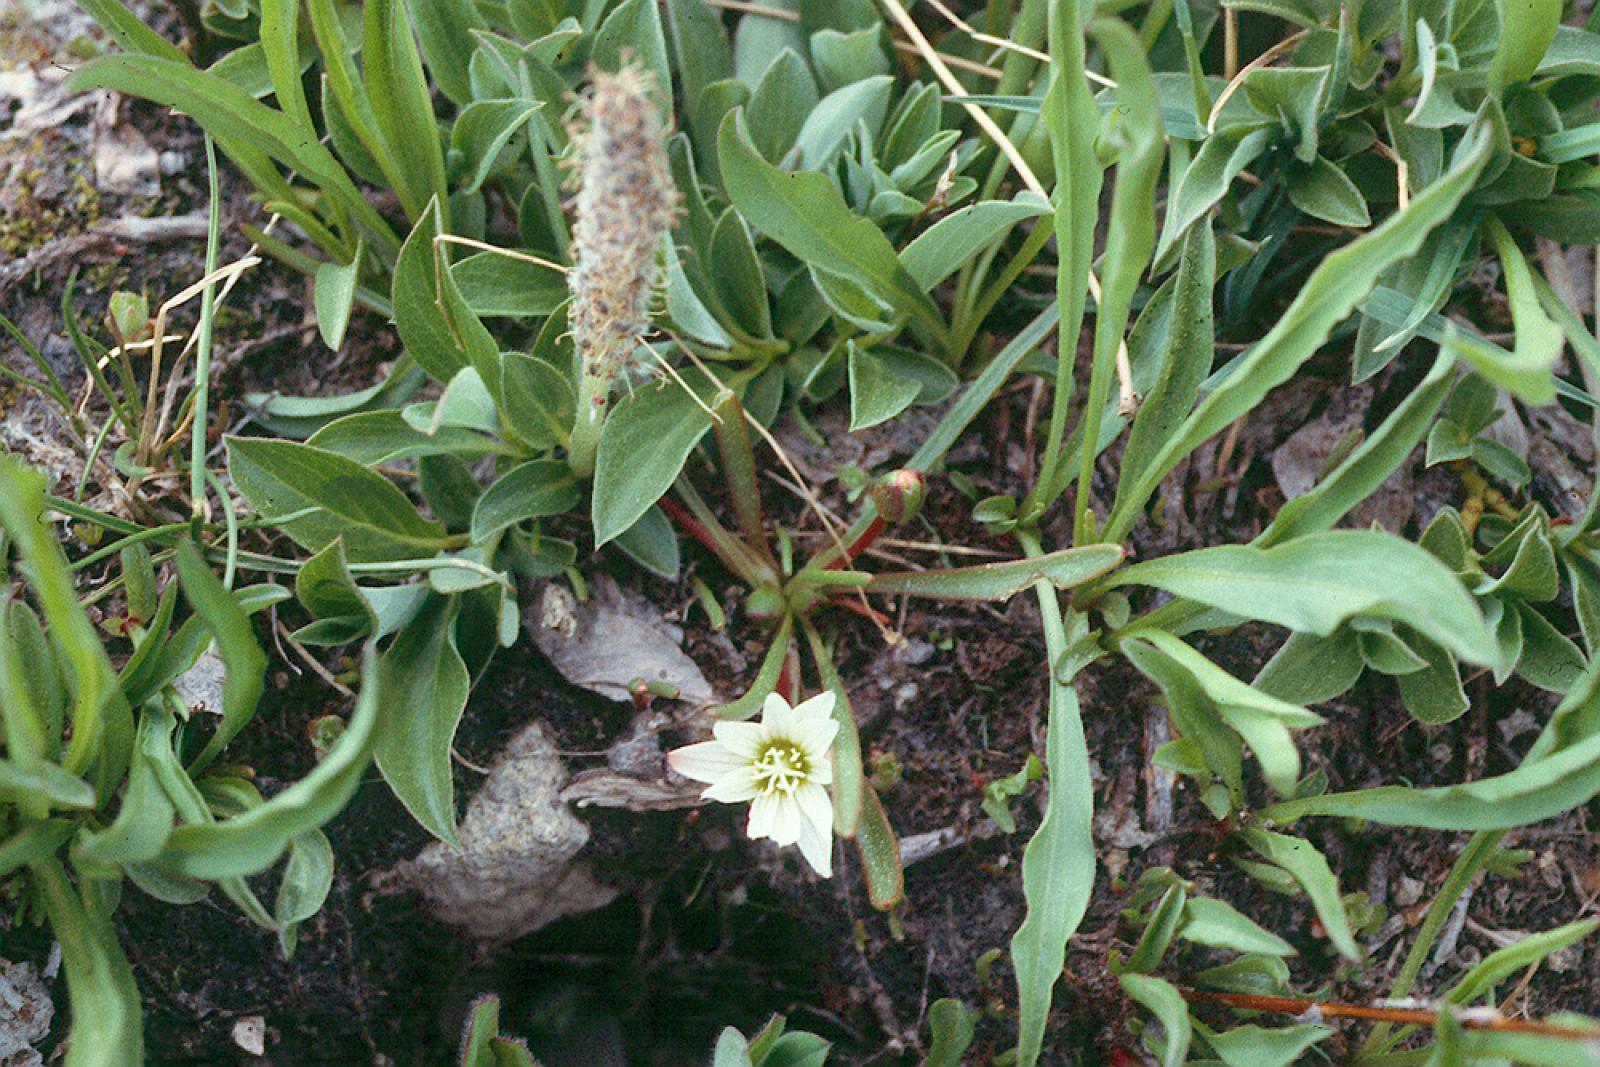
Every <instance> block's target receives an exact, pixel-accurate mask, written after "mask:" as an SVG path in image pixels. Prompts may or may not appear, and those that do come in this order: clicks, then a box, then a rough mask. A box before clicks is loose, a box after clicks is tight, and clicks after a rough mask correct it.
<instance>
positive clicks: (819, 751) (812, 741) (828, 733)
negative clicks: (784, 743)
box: [793, 715, 839, 760]
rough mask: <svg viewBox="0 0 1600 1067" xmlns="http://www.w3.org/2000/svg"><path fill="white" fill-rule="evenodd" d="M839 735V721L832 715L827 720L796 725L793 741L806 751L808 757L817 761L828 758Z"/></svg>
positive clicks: (813, 720) (815, 720)
mask: <svg viewBox="0 0 1600 1067" xmlns="http://www.w3.org/2000/svg"><path fill="white" fill-rule="evenodd" d="M838 734H839V720H838V719H835V718H834V717H833V716H831V715H830V716H829V717H828V718H826V719H811V720H809V721H804V722H800V723H797V724H795V727H794V737H793V739H794V741H795V742H796V743H797V744H799V745H800V746H801V747H802V748H804V749H805V750H806V755H808V756H810V757H811V758H812V759H813V760H816V759H822V758H824V757H826V756H827V753H828V749H829V748H830V747H832V745H833V739H834V738H835V737H837V736H838Z"/></svg>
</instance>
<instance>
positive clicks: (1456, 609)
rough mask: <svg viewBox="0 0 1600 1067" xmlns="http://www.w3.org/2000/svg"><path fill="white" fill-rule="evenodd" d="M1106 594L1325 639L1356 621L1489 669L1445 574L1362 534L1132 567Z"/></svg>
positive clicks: (1427, 558) (1455, 586) (1403, 549)
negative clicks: (1207, 610)
mask: <svg viewBox="0 0 1600 1067" xmlns="http://www.w3.org/2000/svg"><path fill="white" fill-rule="evenodd" d="M1113 582H1114V584H1117V585H1126V584H1130V583H1136V584H1140V585H1151V586H1155V587H1156V588H1159V589H1165V590H1166V591H1167V592H1169V593H1172V594H1174V595H1176V596H1181V597H1186V598H1188V599H1190V600H1198V601H1199V602H1201V603H1202V604H1209V605H1211V606H1212V607H1216V608H1221V609H1222V610H1223V611H1227V612H1230V613H1232V614H1234V615H1238V616H1241V617H1243V618H1247V619H1262V620H1264V621H1266V622H1272V623H1276V624H1278V625H1279V626H1286V627H1288V628H1289V629H1291V630H1295V631H1301V632H1307V633H1314V634H1321V635H1323V636H1327V635H1329V634H1332V633H1333V632H1334V630H1335V629H1337V628H1338V627H1339V625H1340V624H1341V623H1343V622H1344V621H1345V620H1346V619H1351V618H1355V617H1358V616H1368V617H1372V618H1383V619H1395V620H1397V621H1403V622H1406V623H1407V624H1409V625H1411V626H1413V627H1415V628H1416V629H1417V630H1418V631H1419V632H1421V633H1423V634H1426V635H1427V636H1428V637H1431V638H1433V639H1434V640H1435V641H1438V642H1439V643H1440V644H1442V645H1444V646H1445V647H1446V648H1449V649H1450V650H1451V651H1453V652H1455V653H1456V654H1457V655H1459V656H1461V657H1462V658H1463V659H1466V660H1470V661H1471V662H1473V663H1482V664H1493V663H1495V662H1497V660H1498V659H1499V652H1498V647H1497V645H1496V644H1495V641H1494V635H1493V633H1492V632H1491V631H1490V630H1489V627H1488V625H1487V624H1486V623H1485V622H1484V619H1483V615H1482V613H1481V612H1480V611H1479V610H1478V606H1477V604H1476V602H1474V600H1473V599H1472V596H1471V594H1469V593H1468V592H1467V591H1466V590H1465V589H1464V588H1462V586H1461V583H1460V581H1459V580H1458V579H1457V578H1456V576H1455V575H1454V574H1453V573H1451V571H1450V570H1449V568H1447V567H1445V566H1444V564H1442V563H1440V562H1439V561H1438V560H1437V559H1435V558H1434V557H1433V556H1432V555H1431V554H1430V553H1428V552H1427V551H1426V550H1425V549H1422V548H1419V547H1417V546H1416V545H1414V544H1411V543H1410V542H1409V541H1404V540H1401V539H1400V538H1398V537H1394V536H1392V535H1390V534H1384V533H1379V532H1377V531H1371V530H1328V531H1324V532H1322V533H1314V534H1308V535H1306V536H1305V537H1301V538H1297V539H1296V540H1294V541H1290V542H1288V543H1285V544H1280V545H1276V546H1274V547H1272V548H1265V549H1263V548H1256V547H1254V546H1250V545H1221V546H1218V547H1216V548H1204V549H1199V550H1196V551H1193V552H1185V553H1182V554H1180V555H1176V556H1167V557H1165V558H1162V559H1157V560H1151V561H1149V562H1147V563H1139V564H1135V565H1134V566H1132V567H1129V568H1128V569H1126V570H1124V571H1122V572H1121V573H1120V574H1118V575H1117V576H1116V577H1115V578H1114V579H1113Z"/></svg>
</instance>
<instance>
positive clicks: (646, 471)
mask: <svg viewBox="0 0 1600 1067" xmlns="http://www.w3.org/2000/svg"><path fill="white" fill-rule="evenodd" d="M701 404H702V401H701V400H700V399H698V398H697V397H694V396H691V395H690V394H689V392H688V391H687V390H685V389H684V388H683V387H682V386H680V385H678V384H677V383H676V382H662V383H661V384H660V385H657V386H647V387H645V388H642V389H638V390H636V391H635V392H634V393H633V394H632V395H631V396H629V397H627V398H626V399H624V400H623V401H622V403H620V404H618V405H617V407H616V410H615V411H613V412H612V413H611V415H610V416H609V417H608V418H607V419H606V426H605V431H604V433H603V434H602V435H601V437H600V449H599V452H598V455H597V457H596V460H595V472H594V504H593V517H594V541H595V544H596V546H599V545H603V544H605V543H606V542H607V541H610V540H611V539H612V538H614V537H616V536H618V535H619V534H621V533H622V532H623V531H624V530H626V529H628V527H630V526H632V525H633V524H634V523H636V522H638V521H639V517H640V516H641V515H643V514H644V513H645V511H646V510H648V509H649V507H650V505H651V504H654V503H655V502H656V501H657V500H660V499H661V497H662V495H663V494H664V493H665V492H666V491H667V490H668V489H669V488H671V487H672V483H673V481H675V480H676V479H677V477H678V472H679V471H681V470H682V469H683V464H684V461H685V460H687V459H688V458H689V453H690V451H692V450H693V448H694V446H695V445H697V444H699V443H700V438H702V437H704V436H705V433H706V431H707V430H709V429H710V428H711V415H710V413H709V412H708V411H707V410H706V409H705V408H704V407H702V406H701Z"/></svg>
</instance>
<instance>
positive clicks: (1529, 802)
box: [1261, 675, 1600, 831]
mask: <svg viewBox="0 0 1600 1067" xmlns="http://www.w3.org/2000/svg"><path fill="white" fill-rule="evenodd" d="M1407 677H1410V676H1409V675H1408V676H1407ZM1577 694H1578V690H1574V693H1573V695H1577ZM1569 699H1571V697H1569ZM1588 699H1589V700H1590V701H1591V702H1592V700H1593V696H1592V694H1590V695H1589V697H1588ZM1596 793H1600V734H1596V735H1594V736H1591V737H1588V738H1586V739H1584V740H1582V741H1578V742H1575V743H1573V744H1571V745H1569V746H1568V747H1566V748H1562V749H1559V750H1557V751H1556V752H1554V753H1551V754H1549V755H1544V756H1541V757H1539V758H1530V759H1527V760H1524V761H1523V762H1522V763H1521V764H1520V765H1519V766H1518V767H1517V768H1516V769H1515V770H1512V771H1508V772H1506V773H1505V774H1501V775H1495V776H1493V777H1489V778H1481V779H1478V780H1477V781H1473V782H1468V783H1465V784H1462V785H1453V786H1440V787H1436V788H1433V789H1410V788H1406V787H1404V786H1379V787H1377V788H1374V789H1359V790H1355V791H1353V792H1349V793H1330V794H1327V795H1325V796H1320V797H1304V798H1300V799H1295V800H1285V801H1282V802H1280V803H1278V804H1274V805H1273V806H1271V807H1269V808H1267V809H1266V810H1264V811H1263V812H1262V813H1261V815H1262V817H1263V818H1265V819H1271V820H1274V821H1277V822H1280V823H1281V822H1289V821H1292V820H1294V819H1298V818H1301V817H1303V816H1306V815H1334V816H1340V817H1349V818H1358V819H1370V820H1372V821H1373V822H1379V823H1383V824H1385V825H1388V826H1418V827H1424V828H1427V829H1434V830H1451V831H1458V830H1504V829H1509V828H1511V827H1514V826H1526V825H1529V824H1530V823H1536V822H1542V821H1543V820H1545V819H1549V818H1552V817H1554V816H1556V815H1559V814H1561V813H1562V812H1565V811H1570V810H1571V809H1573V808H1574V807H1577V806H1578V805H1580V804H1583V803H1584V802H1586V801H1587V800H1589V799H1590V798H1591V797H1593V796H1594V795H1595V794H1596Z"/></svg>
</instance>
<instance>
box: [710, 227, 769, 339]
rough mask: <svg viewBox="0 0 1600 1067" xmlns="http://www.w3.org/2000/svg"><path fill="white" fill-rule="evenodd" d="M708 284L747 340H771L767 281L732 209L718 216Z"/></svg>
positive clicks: (752, 244) (747, 234) (745, 229)
mask: <svg viewBox="0 0 1600 1067" xmlns="http://www.w3.org/2000/svg"><path fill="white" fill-rule="evenodd" d="M710 253H711V260H710V261H711V262H712V263H715V264H716V269H715V270H714V271H712V272H711V284H712V287H713V288H714V289H715V291H716V297H717V301H718V302H719V303H720V304H721V305H722V307H723V309H724V310H726V311H727V312H728V314H729V315H730V316H732V318H733V322H734V325H736V326H737V327H738V328H739V329H740V330H743V331H744V332H745V333H746V334H748V335H749V336H751V337H757V338H770V337H771V336H772V312H771V309H770V308H769V307H768V302H767V280H766V278H765V276H763V275H762V273H761V261H760V259H758V258H757V257H756V245H755V239H754V238H752V237H751V236H750V227H748V226H746V225H745V222H744V219H742V218H740V217H739V213H738V212H737V211H735V210H734V209H733V208H729V209H728V210H727V211H724V212H723V213H722V217H721V218H720V219H718V220H717V224H716V227H715V229H714V230H713V231H712V236H711V248H710Z"/></svg>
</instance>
